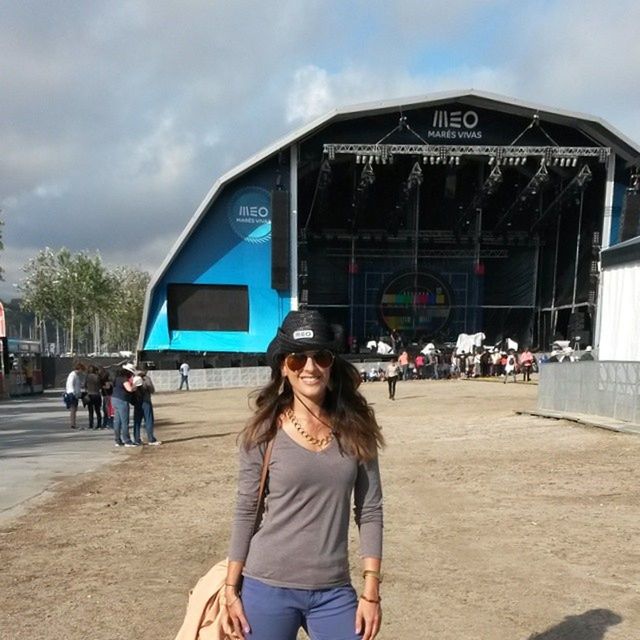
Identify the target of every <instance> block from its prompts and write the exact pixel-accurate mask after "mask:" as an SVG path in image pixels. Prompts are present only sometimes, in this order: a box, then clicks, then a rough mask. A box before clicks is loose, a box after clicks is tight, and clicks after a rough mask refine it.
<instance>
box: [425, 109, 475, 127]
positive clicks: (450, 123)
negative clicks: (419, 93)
mask: <svg viewBox="0 0 640 640" xmlns="http://www.w3.org/2000/svg"><path fill="white" fill-rule="evenodd" d="M478 121H479V118H478V114H477V113H476V112H475V111H465V112H464V113H463V112H462V111H447V110H446V109H436V110H435V111H434V112H433V125H432V126H433V127H434V128H437V129H449V128H451V129H461V128H462V127H464V128H465V129H475V128H476V127H477V126H478Z"/></svg>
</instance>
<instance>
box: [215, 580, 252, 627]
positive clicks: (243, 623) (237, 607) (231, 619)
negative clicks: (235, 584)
mask: <svg viewBox="0 0 640 640" xmlns="http://www.w3.org/2000/svg"><path fill="white" fill-rule="evenodd" d="M225 597H226V599H227V604H226V608H227V615H226V617H225V618H223V620H222V628H223V630H224V632H225V633H226V634H227V635H228V636H229V637H231V638H244V637H245V635H246V634H248V633H249V631H250V627H249V623H248V622H247V618H246V616H245V615H244V607H243V606H242V600H241V599H240V596H239V595H238V593H237V592H236V591H235V589H234V590H231V589H229V588H227V589H226V593H225Z"/></svg>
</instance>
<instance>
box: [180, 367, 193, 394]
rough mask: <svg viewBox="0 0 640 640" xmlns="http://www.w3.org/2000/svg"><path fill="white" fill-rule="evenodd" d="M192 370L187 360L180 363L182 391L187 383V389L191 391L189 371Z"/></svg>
mask: <svg viewBox="0 0 640 640" xmlns="http://www.w3.org/2000/svg"><path fill="white" fill-rule="evenodd" d="M190 370H191V367H190V366H189V365H188V364H187V363H186V362H183V363H182V364H181V365H180V389H179V391H182V387H184V386H185V385H186V386H187V391H189V371H190Z"/></svg>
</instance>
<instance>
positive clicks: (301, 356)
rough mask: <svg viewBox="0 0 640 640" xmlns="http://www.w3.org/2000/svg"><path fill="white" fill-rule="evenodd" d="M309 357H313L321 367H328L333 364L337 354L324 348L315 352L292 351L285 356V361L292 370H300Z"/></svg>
mask: <svg viewBox="0 0 640 640" xmlns="http://www.w3.org/2000/svg"><path fill="white" fill-rule="evenodd" d="M307 358H311V359H312V360H313V361H314V362H315V363H316V364H317V365H318V366H319V367H321V368H322V369H326V368H327V367H330V366H331V365H332V364H333V360H334V358H335V356H334V355H333V353H331V351H328V350H327V349H322V350H321V351H314V352H313V353H305V352H302V353H290V354H289V355H288V356H286V357H285V359H284V362H285V364H286V365H287V367H289V369H291V371H300V369H302V368H303V367H304V366H305V365H306V364H307Z"/></svg>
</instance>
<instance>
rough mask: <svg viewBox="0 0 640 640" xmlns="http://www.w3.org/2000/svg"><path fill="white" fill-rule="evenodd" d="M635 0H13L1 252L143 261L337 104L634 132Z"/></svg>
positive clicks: (1, 111)
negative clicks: (410, 107)
mask: <svg viewBox="0 0 640 640" xmlns="http://www.w3.org/2000/svg"><path fill="white" fill-rule="evenodd" d="M639 24H640V3H639V2H637V0H634V1H632V0H629V1H627V0H608V1H607V2H602V0H597V1H596V0H527V1H522V2H515V1H512V0H447V1H446V2H445V1H443V0H388V1H383V0H366V1H365V0H252V1H250V0H82V1H78V0H53V1H49V2H47V1H45V0H39V1H36V0H5V1H4V2H1V3H0V91H1V94H0V95H1V101H0V208H1V209H2V212H1V213H0V219H3V220H4V222H5V226H4V229H3V239H4V244H5V248H4V251H1V252H0V265H1V266H3V267H4V269H5V282H4V283H0V297H2V298H10V297H12V296H13V295H14V293H15V287H14V285H15V284H16V283H18V282H19V281H20V279H21V277H22V273H21V267H22V265H24V264H25V263H26V261H27V260H28V259H29V258H31V257H33V256H34V255H35V254H36V253H37V252H38V251H39V250H40V249H42V248H44V247H45V246H50V247H52V248H54V249H58V248H60V247H62V246H66V247H68V248H69V249H71V250H73V251H80V250H89V251H91V252H94V251H100V253H101V255H102V257H103V259H104V261H105V262H106V263H107V264H109V265H117V264H122V263H129V264H133V265H136V266H139V267H141V268H144V269H147V270H149V271H153V270H155V269H156V268H157V267H158V266H159V265H160V263H161V262H162V260H163V259H164V257H165V255H166V253H167V252H168V251H169V249H170V248H171V246H172V244H173V242H174V241H175V239H176V238H177V236H178V234H179V233H180V232H181V231H182V229H183V228H184V226H185V225H186V223H187V222H188V220H189V219H190V217H191V216H192V214H193V212H194V210H195V209H196V207H197V206H198V204H199V203H200V202H201V200H202V199H203V198H204V196H205V194H206V193H207V191H208V190H209V189H210V187H211V186H212V184H213V183H214V181H215V180H216V179H217V178H218V177H219V176H220V175H221V174H222V173H224V172H225V171H227V170H228V169H230V168H232V167H233V166H235V165H236V164H238V163H240V162H241V161H243V160H244V159H246V158H247V157H248V156H250V155H252V154H253V153H254V152H256V151H258V150H259V149H261V148H262V147H264V146H266V145H267V144H269V143H270V142H272V141H274V140H275V139H277V138H279V137H280V136H282V135H283V134H285V133H287V132H288V131H291V130H294V129H297V128H298V127H299V126H301V125H302V124H303V123H305V122H307V121H309V120H311V119H313V118H314V117H316V116H318V115H321V114H322V113H324V112H325V111H327V110H330V109H332V108H334V107H336V106H340V105H345V104H351V103H359V102H363V101H368V100H375V99H380V98H383V99H388V98H397V97H402V96H416V95H420V94H428V93H432V92H435V91H441V90H448V89H470V88H474V89H477V90H483V91H491V92H496V93H501V94H504V95H507V96H513V97H516V98H520V99H523V100H528V101H532V102H536V103H541V104H546V105H549V106H553V107H561V108H564V109H570V110H575V111H583V112H587V113H591V114H594V115H597V116H600V117H602V118H605V119H606V120H608V121H609V122H610V123H611V124H612V125H614V126H615V127H616V128H618V129H620V130H621V131H622V132H623V133H625V134H626V135H627V136H629V137H630V138H632V139H634V140H636V141H640V68H639V67H638V61H640V38H638V37H637V30H638V25H639Z"/></svg>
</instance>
